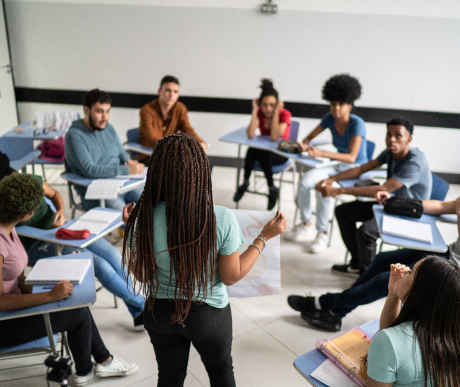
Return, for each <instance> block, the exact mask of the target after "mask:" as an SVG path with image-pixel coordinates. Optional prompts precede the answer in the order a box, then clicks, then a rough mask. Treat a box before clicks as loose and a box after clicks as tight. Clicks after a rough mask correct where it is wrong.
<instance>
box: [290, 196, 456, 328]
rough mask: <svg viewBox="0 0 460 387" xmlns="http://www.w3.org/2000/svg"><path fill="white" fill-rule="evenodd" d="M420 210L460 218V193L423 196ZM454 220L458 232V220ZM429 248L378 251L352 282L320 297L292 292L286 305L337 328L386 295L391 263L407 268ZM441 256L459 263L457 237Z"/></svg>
mask: <svg viewBox="0 0 460 387" xmlns="http://www.w3.org/2000/svg"><path fill="white" fill-rule="evenodd" d="M389 196H390V194H389V193H388V192H378V193H377V199H378V200H379V202H380V203H381V200H382V198H383V197H389ZM423 212H424V213H425V214H430V215H442V214H456V215H457V217H458V219H459V220H460V197H458V198H457V200H454V201H450V202H440V201H438V200H424V201H423ZM459 220H457V222H458V223H457V227H458V232H459V235H460V221H459ZM429 254H430V253H429V252H426V251H421V250H412V249H399V250H393V251H386V252H384V253H380V254H377V255H376V256H375V259H374V260H373V261H372V263H371V264H370V266H369V267H368V268H367V270H366V271H365V272H364V273H363V274H362V275H361V276H360V277H359V279H358V280H357V281H356V282H355V283H354V284H353V285H352V286H351V288H350V289H347V290H344V291H343V292H341V293H326V294H323V295H321V296H319V297H312V296H307V297H303V296H297V295H291V296H289V297H288V299H287V301H288V304H289V306H290V307H291V308H292V309H294V310H296V311H298V312H301V317H302V319H303V320H305V321H306V322H308V323H309V324H311V325H313V326H316V327H319V328H322V329H325V330H327V331H331V332H335V331H339V330H340V328H341V327H342V319H343V318H344V317H345V316H346V315H347V314H348V313H350V312H351V311H353V310H354V309H356V308H357V307H358V306H360V305H365V304H370V303H371V302H374V301H377V300H379V299H381V298H384V297H386V296H387V295H388V280H389V278H390V265H392V264H397V263H400V264H403V265H406V266H408V267H409V268H412V267H414V265H415V264H416V263H417V262H418V261H420V260H421V259H423V258H425V257H426V256H427V255H429ZM437 255H438V256H441V257H443V258H447V259H450V260H452V261H453V262H454V263H455V264H456V265H460V238H459V239H457V241H456V242H455V243H453V244H452V245H450V246H449V250H448V252H447V253H445V254H439V253H437Z"/></svg>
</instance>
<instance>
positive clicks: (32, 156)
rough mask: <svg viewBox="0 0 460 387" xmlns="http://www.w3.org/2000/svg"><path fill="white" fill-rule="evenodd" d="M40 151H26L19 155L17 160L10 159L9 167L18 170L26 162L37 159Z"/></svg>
mask: <svg viewBox="0 0 460 387" xmlns="http://www.w3.org/2000/svg"><path fill="white" fill-rule="evenodd" d="M41 154H42V152H40V151H32V152H29V153H27V154H26V155H25V156H24V157H21V158H20V159H17V160H10V166H11V168H13V169H15V170H16V171H19V170H20V169H21V168H24V167H25V166H26V165H27V164H30V163H31V162H32V161H34V160H36V159H38V158H39V157H40V155H41Z"/></svg>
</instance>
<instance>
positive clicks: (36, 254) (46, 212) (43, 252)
mask: <svg viewBox="0 0 460 387" xmlns="http://www.w3.org/2000/svg"><path fill="white" fill-rule="evenodd" d="M13 173H16V171H15V170H14V169H12V168H10V162H9V159H8V156H7V155H5V154H4V153H2V152H0V180H1V179H3V178H4V177H5V176H9V175H11V174H13ZM34 177H35V179H37V180H38V182H39V183H40V185H41V186H42V187H43V190H44V193H45V197H47V198H48V199H50V200H51V201H52V203H53V204H54V206H55V208H56V212H54V211H53V210H52V209H51V208H50V206H49V205H48V203H47V202H46V201H45V199H44V198H42V200H41V202H40V205H39V208H38V210H36V211H35V213H34V214H33V216H32V217H31V218H30V219H29V220H27V221H25V222H21V223H20V224H19V226H22V225H26V226H31V227H36V228H39V229H42V230H49V229H51V228H55V227H60V226H62V225H63V224H64V223H65V217H64V200H63V198H62V196H61V194H60V193H59V192H58V191H56V190H55V189H53V188H52V187H50V186H49V185H48V184H47V183H45V182H44V181H43V180H42V178H41V177H40V176H34ZM19 239H20V240H21V243H22V245H23V246H24V249H25V250H26V251H27V255H28V257H29V264H32V265H33V264H35V263H36V262H37V261H38V260H39V259H41V258H46V257H52V256H54V255H55V251H54V246H53V244H52V243H50V242H45V241H39V240H36V239H32V238H26V237H22V236H20V237H19ZM73 251H75V249H74V248H72V247H69V246H64V249H63V251H62V253H63V254H70V253H72V252H73ZM83 251H90V252H91V253H92V254H93V261H94V272H95V275H96V278H97V279H98V280H99V281H100V282H101V284H102V286H104V288H105V289H107V290H108V291H109V292H111V293H112V294H114V295H115V296H117V297H119V298H121V299H122V300H123V301H124V303H125V304H126V306H127V308H128V311H129V312H130V313H131V315H132V316H133V321H134V329H135V330H144V326H143V321H144V320H143V319H144V317H143V310H144V302H145V298H144V297H142V296H141V295H140V294H137V295H134V291H133V289H132V286H131V282H130V281H128V286H126V281H125V274H124V273H123V270H122V267H121V254H120V252H119V251H118V250H117V249H116V248H115V247H113V246H112V245H111V244H110V243H109V242H107V241H106V240H105V239H104V238H100V239H98V240H96V241H95V242H93V243H91V245H89V246H88V247H87V248H86V249H83Z"/></svg>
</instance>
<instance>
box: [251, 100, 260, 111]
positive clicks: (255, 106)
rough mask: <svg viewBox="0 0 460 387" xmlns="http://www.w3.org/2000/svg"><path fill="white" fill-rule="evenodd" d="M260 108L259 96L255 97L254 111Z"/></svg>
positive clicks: (253, 102)
mask: <svg viewBox="0 0 460 387" xmlns="http://www.w3.org/2000/svg"><path fill="white" fill-rule="evenodd" d="M258 110H259V98H254V99H253V100H252V111H256V112H257V111H258Z"/></svg>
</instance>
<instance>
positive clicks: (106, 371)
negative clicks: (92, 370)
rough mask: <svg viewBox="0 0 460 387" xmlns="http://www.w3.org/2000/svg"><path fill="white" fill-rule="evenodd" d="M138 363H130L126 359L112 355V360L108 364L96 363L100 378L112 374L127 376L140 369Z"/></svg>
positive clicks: (97, 373)
mask: <svg viewBox="0 0 460 387" xmlns="http://www.w3.org/2000/svg"><path fill="white" fill-rule="evenodd" d="M138 368H139V367H138V366H137V364H128V363H126V362H125V361H124V360H122V359H120V358H119V357H116V356H114V355H112V362H111V363H110V364H109V365H108V366H105V365H102V364H96V375H97V376H99V377H100V378H109V377H111V376H127V375H131V374H133V373H134V372H136V371H137V370H138Z"/></svg>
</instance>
